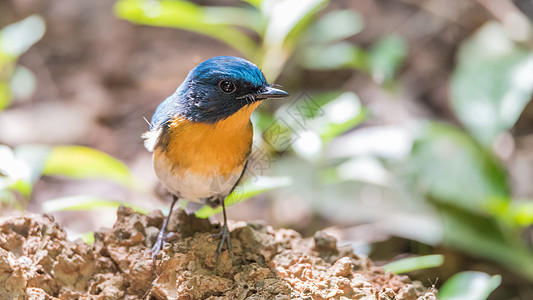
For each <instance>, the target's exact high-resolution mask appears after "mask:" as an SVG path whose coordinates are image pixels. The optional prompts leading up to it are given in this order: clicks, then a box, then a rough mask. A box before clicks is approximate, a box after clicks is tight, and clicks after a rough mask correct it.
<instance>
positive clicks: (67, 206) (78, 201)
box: [42, 195, 150, 214]
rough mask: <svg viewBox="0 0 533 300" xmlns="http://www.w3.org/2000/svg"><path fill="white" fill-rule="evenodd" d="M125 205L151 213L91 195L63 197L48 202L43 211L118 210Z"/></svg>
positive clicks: (144, 210)
mask: <svg viewBox="0 0 533 300" xmlns="http://www.w3.org/2000/svg"><path fill="white" fill-rule="evenodd" d="M121 205H124V206H126V207H131V208H132V209H133V210H134V211H136V212H140V213H143V214H147V213H149V212H150V210H149V209H147V208H145V207H140V206H136V205H131V204H129V203H124V202H121V201H116V200H111V199H106V198H101V197H95V196H90V195H76V196H69V197H61V198H56V199H52V200H47V201H46V202H44V203H43V205H42V209H43V212H45V213H52V212H58V211H88V210H93V209H101V208H105V207H111V208H115V209H117V208H118V207H119V206H121Z"/></svg>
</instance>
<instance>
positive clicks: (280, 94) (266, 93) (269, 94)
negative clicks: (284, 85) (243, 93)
mask: <svg viewBox="0 0 533 300" xmlns="http://www.w3.org/2000/svg"><path fill="white" fill-rule="evenodd" d="M288 96H289V93H287V92H285V91H284V90H280V89H277V88H275V87H271V86H266V87H264V88H263V89H261V91H260V92H259V93H258V94H255V95H254V98H255V99H256V100H263V99H270V98H285V97H288Z"/></svg>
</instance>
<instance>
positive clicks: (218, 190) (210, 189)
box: [153, 155, 243, 203]
mask: <svg viewBox="0 0 533 300" xmlns="http://www.w3.org/2000/svg"><path fill="white" fill-rule="evenodd" d="M153 166H154V171H155V174H156V175H157V177H158V178H159V180H160V181H161V182H162V183H163V185H164V186H165V187H166V188H167V189H168V190H169V191H170V192H172V193H173V194H175V195H177V196H178V197H179V198H180V199H184V200H187V201H192V202H199V203H203V202H204V199H206V198H210V197H222V198H225V197H226V196H227V195H228V194H229V193H230V192H231V190H232V189H233V187H234V186H235V184H237V182H238V181H239V179H240V176H241V173H242V171H243V168H240V169H239V170H235V172H233V173H230V174H222V175H216V174H218V173H219V172H218V170H217V168H216V167H214V168H213V172H212V173H211V174H195V173H191V172H190V171H186V170H177V169H176V167H173V166H174V165H173V164H172V163H171V162H170V161H169V160H168V158H167V157H166V156H164V155H161V156H159V157H158V159H155V157H154V164H153Z"/></svg>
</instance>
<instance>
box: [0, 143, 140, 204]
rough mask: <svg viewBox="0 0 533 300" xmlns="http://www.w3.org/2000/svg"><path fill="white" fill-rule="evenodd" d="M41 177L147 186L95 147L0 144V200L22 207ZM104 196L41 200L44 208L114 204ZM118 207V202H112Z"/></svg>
mask: <svg viewBox="0 0 533 300" xmlns="http://www.w3.org/2000/svg"><path fill="white" fill-rule="evenodd" d="M41 176H63V177H68V178H74V179H106V180H110V181H112V182H115V183H117V184H120V185H124V186H127V187H129V188H135V189H137V190H138V191H147V190H148V189H147V188H146V187H144V186H143V185H142V184H140V183H139V182H138V181H137V180H135V178H134V177H133V176H132V174H131V173H130V171H129V169H128V168H127V167H126V166H125V165H124V164H123V163H122V162H120V161H118V160H117V159H115V158H113V157H111V156H110V155H108V154H105V153H103V152H100V151H98V150H95V149H92V148H88V147H82V146H53V147H49V146H41V145H21V146H18V147H16V148H15V149H11V148H9V147H7V146H5V145H0V203H1V204H3V205H8V206H10V207H16V208H19V209H23V208H25V207H26V205H27V203H28V201H29V199H30V197H31V193H32V190H33V186H34V185H35V183H36V181H37V180H38V179H39V178H40V177H41ZM116 203H118V202H112V201H108V200H105V199H100V198H97V197H90V196H75V197H67V198H64V199H57V200H54V201H50V202H49V203H47V202H45V203H44V204H43V209H44V210H45V211H48V212H51V211H58V210H67V209H75V208H78V209H80V207H83V208H89V207H91V208H97V207H100V206H109V205H114V204H116ZM116 206H117V207H118V204H117V205H116Z"/></svg>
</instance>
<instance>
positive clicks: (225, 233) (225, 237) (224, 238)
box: [214, 199, 231, 257]
mask: <svg viewBox="0 0 533 300" xmlns="http://www.w3.org/2000/svg"><path fill="white" fill-rule="evenodd" d="M222 214H223V215H224V224H223V225H222V228H220V232H219V233H217V234H215V235H214V236H215V237H220V244H218V248H217V257H218V256H219V255H220V253H222V248H224V244H226V246H227V248H228V252H230V253H231V236H230V234H229V229H228V219H227V218H226V206H225V205H224V199H222Z"/></svg>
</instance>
